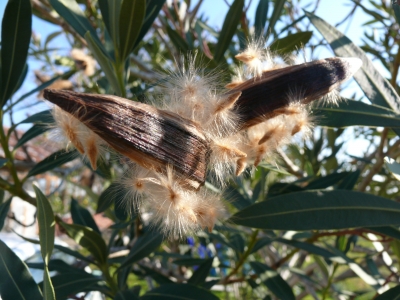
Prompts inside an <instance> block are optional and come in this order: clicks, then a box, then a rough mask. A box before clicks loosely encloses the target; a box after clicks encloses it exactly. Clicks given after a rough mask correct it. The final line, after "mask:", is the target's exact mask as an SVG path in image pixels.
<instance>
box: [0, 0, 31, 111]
mask: <svg viewBox="0 0 400 300" xmlns="http://www.w3.org/2000/svg"><path fill="white" fill-rule="evenodd" d="M1 28H2V31H1V47H2V48H1V86H0V107H2V106H3V105H4V103H5V102H6V101H7V100H8V99H9V98H10V97H11V95H12V93H13V92H15V89H16V88H17V86H18V84H19V83H20V78H21V77H22V76H23V73H24V68H25V62H26V58H27V56H28V48H29V43H30V40H31V34H32V32H31V31H32V8H31V2H30V1H29V0H9V1H8V2H7V5H6V8H5V10H4V16H3V21H2V27H1Z"/></svg>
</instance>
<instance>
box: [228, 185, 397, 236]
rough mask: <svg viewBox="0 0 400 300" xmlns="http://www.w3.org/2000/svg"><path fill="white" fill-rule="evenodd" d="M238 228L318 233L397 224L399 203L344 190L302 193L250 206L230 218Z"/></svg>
mask: <svg viewBox="0 0 400 300" xmlns="http://www.w3.org/2000/svg"><path fill="white" fill-rule="evenodd" d="M230 221H231V222H233V223H236V224H238V225H244V226H249V227H255V228H262V229H273V230H296V231H301V230H322V229H341V228H351V227H367V226H370V227H375V226H388V225H389V226H391V225H399V224H400V204H399V203H396V202H393V201H391V200H388V199H386V198H382V197H378V196H375V195H370V194H365V193H360V192H353V191H347V190H333V191H320V190H317V191H304V192H296V193H290V194H284V195H281V196H276V197H273V198H270V199H268V201H262V202H259V203H256V204H253V205H251V206H249V207H247V208H245V209H243V210H241V211H239V212H238V213H236V214H235V215H233V216H232V217H231V218H230Z"/></svg>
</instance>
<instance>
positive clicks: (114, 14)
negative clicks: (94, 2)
mask: <svg viewBox="0 0 400 300" xmlns="http://www.w3.org/2000/svg"><path fill="white" fill-rule="evenodd" d="M107 1H108V16H109V19H110V23H109V27H107V29H108V32H109V33H110V37H111V38H112V40H113V42H114V47H117V48H118V47H119V16H120V13H121V5H122V0H107ZM114 50H115V51H117V49H114Z"/></svg>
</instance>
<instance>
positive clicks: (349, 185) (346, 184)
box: [336, 170, 361, 190]
mask: <svg viewBox="0 0 400 300" xmlns="http://www.w3.org/2000/svg"><path fill="white" fill-rule="evenodd" d="M360 173H361V172H360V170H356V171H354V172H350V173H349V174H348V175H347V176H346V177H345V178H344V179H343V180H342V182H340V183H339V184H338V185H337V187H336V189H340V190H352V189H353V188H354V185H355V184H356V182H357V180H358V177H360Z"/></svg>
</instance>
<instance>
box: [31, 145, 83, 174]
mask: <svg viewBox="0 0 400 300" xmlns="http://www.w3.org/2000/svg"><path fill="white" fill-rule="evenodd" d="M77 157H78V152H77V151H76V150H73V151H69V152H68V151H66V150H60V151H57V152H55V153H53V154H50V155H49V156H48V157H46V158H45V159H44V160H42V161H41V162H39V163H38V164H37V165H36V166H34V167H33V168H32V169H31V170H30V171H29V172H28V175H27V177H31V176H34V175H37V174H42V173H44V172H47V171H50V170H53V169H54V168H57V167H59V166H61V165H63V164H65V163H67V162H70V161H71V160H74V159H75V158H77Z"/></svg>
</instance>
